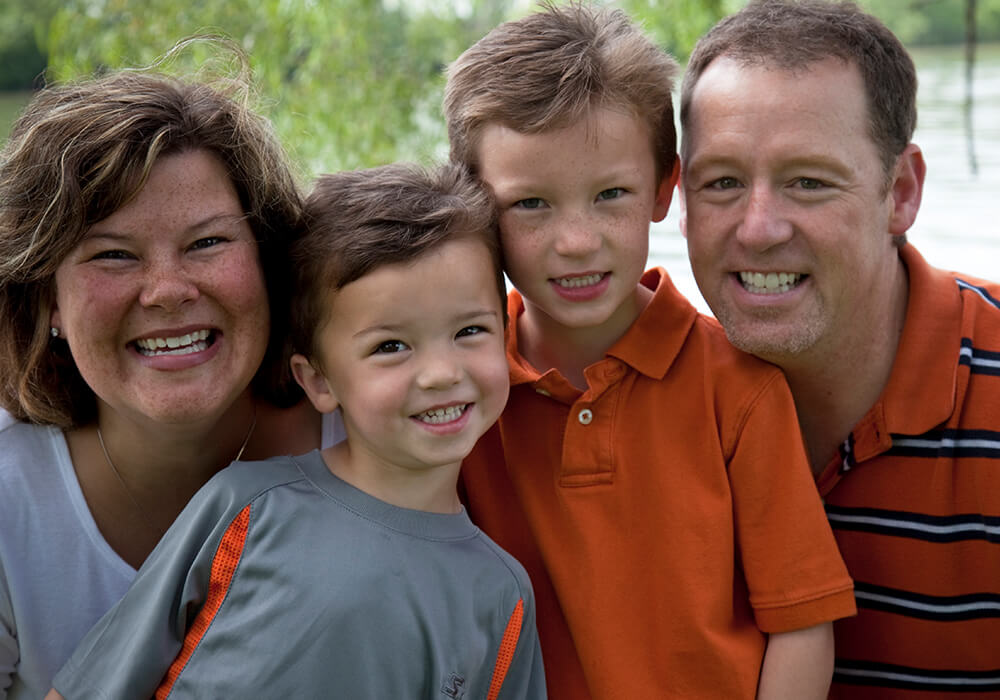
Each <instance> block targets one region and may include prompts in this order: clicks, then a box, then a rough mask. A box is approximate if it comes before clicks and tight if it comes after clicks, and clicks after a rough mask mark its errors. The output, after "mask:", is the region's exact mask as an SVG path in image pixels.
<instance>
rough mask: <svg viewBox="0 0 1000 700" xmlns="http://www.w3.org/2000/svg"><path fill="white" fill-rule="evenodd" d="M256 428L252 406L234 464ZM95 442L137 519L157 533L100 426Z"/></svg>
mask: <svg viewBox="0 0 1000 700" xmlns="http://www.w3.org/2000/svg"><path fill="white" fill-rule="evenodd" d="M256 427H257V405H256V404H254V407H253V418H252V419H251V420H250V429H249V430H248V431H247V434H246V437H244V438H243V444H242V445H240V451H239V452H237V453H236V458H235V459H234V460H233V461H234V462H238V461H240V457H242V456H243V450H245V449H246V448H247V444H248V443H249V442H250V436H251V435H253V429H254V428H256ZM97 441H98V442H99V443H101V452H103V453H104V460H105V461H106V462H107V463H108V466H109V467H111V471H112V473H113V474H114V475H115V478H116V479H118V483H119V484H121V487H122V490H123V491H124V492H125V495H126V496H128V500H130V501H131V502H132V505H133V506H135V510H136V512H137V513H139V517H141V518H142V520H143V522H145V523H146V527H148V528H149V529H150V530H151V531H153V532H157V529H156V528H154V527H153V523H152V521H151V520H150V519H149V516H147V515H146V511H145V510H144V509H143V507H142V506H141V505H139V501H138V500H136V498H135V496H133V495H132V490H131V489H129V487H128V485H127V484H126V483H125V479H123V478H122V475H121V472H119V471H118V467H116V466H115V463H114V461H113V460H112V459H111V455H110V454H108V448H107V446H106V445H105V444H104V435H103V434H102V433H101V426H100V424H98V425H97Z"/></svg>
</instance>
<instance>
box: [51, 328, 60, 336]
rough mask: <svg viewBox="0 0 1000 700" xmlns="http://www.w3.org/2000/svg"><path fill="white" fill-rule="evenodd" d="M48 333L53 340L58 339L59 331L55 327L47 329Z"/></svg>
mask: <svg viewBox="0 0 1000 700" xmlns="http://www.w3.org/2000/svg"><path fill="white" fill-rule="evenodd" d="M49 333H51V334H52V337H53V338H58V337H59V329H58V328H56V327H55V326H52V328H51V329H49Z"/></svg>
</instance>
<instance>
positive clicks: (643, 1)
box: [618, 0, 746, 61]
mask: <svg viewBox="0 0 1000 700" xmlns="http://www.w3.org/2000/svg"><path fill="white" fill-rule="evenodd" d="M618 4H619V5H620V7H621V8H622V9H623V10H625V11H626V12H628V13H629V14H630V15H631V16H633V17H635V18H636V19H638V20H639V21H640V22H642V24H643V27H644V28H645V29H646V30H647V31H648V32H649V33H650V35H652V36H653V38H654V39H656V40H657V41H658V42H659V43H660V45H661V46H663V48H664V49H666V50H667V51H669V52H670V53H671V54H673V56H674V57H675V58H677V60H679V61H684V60H686V59H687V57H688V54H689V53H691V49H692V48H693V47H694V43H695V41H697V39H698V37H700V36H701V35H702V34H704V33H705V32H706V31H708V29H709V28H711V27H712V25H714V24H715V23H716V22H718V21H719V20H720V19H722V18H723V17H724V16H726V15H727V14H730V13H732V12H735V11H737V10H739V9H740V8H741V7H743V6H744V5H745V4H746V0H701V2H680V1H679V0H674V1H672V2H664V0H621V1H620V2H619V3H618Z"/></svg>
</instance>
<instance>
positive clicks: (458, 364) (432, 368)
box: [417, 348, 465, 391]
mask: <svg viewBox="0 0 1000 700" xmlns="http://www.w3.org/2000/svg"><path fill="white" fill-rule="evenodd" d="M464 375H465V370H464V367H463V365H462V361H461V359H460V358H459V356H458V352H457V351H455V350H454V349H442V348H434V349H431V348H428V349H427V351H426V352H425V353H424V356H423V357H422V358H421V361H420V369H419V371H418V373H417V385H418V386H419V387H420V388H421V389H425V390H430V391H437V390H441V389H448V388H450V387H452V386H455V385H456V384H458V383H459V382H461V381H462V377H463V376H464Z"/></svg>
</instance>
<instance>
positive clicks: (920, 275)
mask: <svg viewBox="0 0 1000 700" xmlns="http://www.w3.org/2000/svg"><path fill="white" fill-rule="evenodd" d="M899 254H900V257H901V258H902V260H903V264H904V265H905V266H906V270H907V274H908V277H909V280H910V294H909V300H908V302H907V305H906V322H905V324H904V326H903V337H902V338H901V339H900V343H899V348H898V349H897V351H896V360H895V362H893V365H892V373H891V374H890V375H889V382H888V384H886V388H885V391H884V392H883V393H882V398H881V399H880V401H879V403H880V404H882V406H883V412H884V414H885V420H886V426H887V428H888V429H889V432H890V433H897V434H903V435H921V434H923V433H926V432H927V431H929V430H932V429H933V428H935V427H936V426H938V425H940V424H941V423H944V422H945V421H947V420H948V418H949V417H950V416H951V414H952V413H953V412H954V410H955V395H956V386H957V376H958V366H959V357H960V352H961V345H962V343H961V341H962V299H961V296H960V293H959V288H958V284H957V283H956V282H955V278H954V277H953V276H952V275H950V274H948V273H947V272H944V271H942V270H937V269H935V268H933V267H931V266H930V265H928V264H927V261H926V260H924V258H923V256H921V255H920V253H918V252H917V250H916V249H915V248H914V247H913V246H912V245H909V244H906V245H904V246H903V247H902V248H901V249H900V251H899Z"/></svg>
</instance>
